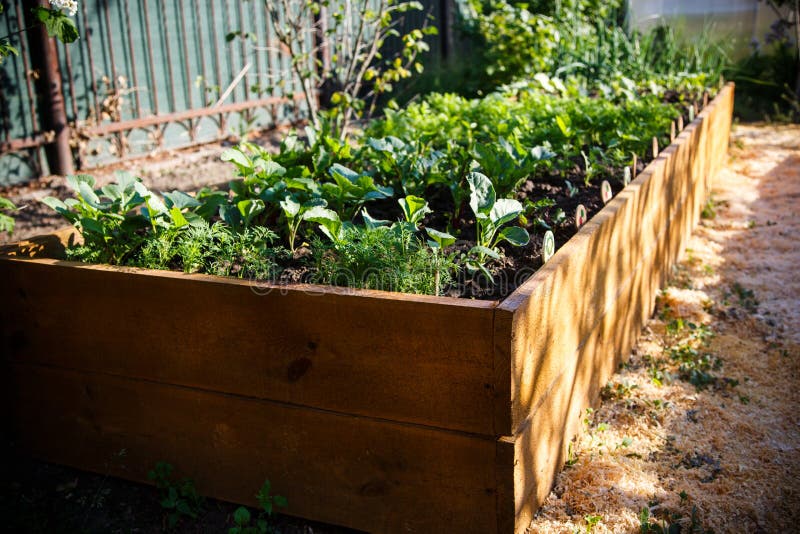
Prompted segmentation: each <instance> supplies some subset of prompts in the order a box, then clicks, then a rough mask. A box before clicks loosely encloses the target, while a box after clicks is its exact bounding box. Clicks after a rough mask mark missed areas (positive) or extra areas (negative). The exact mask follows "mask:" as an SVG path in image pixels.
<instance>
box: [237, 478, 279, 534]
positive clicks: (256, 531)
mask: <svg viewBox="0 0 800 534" xmlns="http://www.w3.org/2000/svg"><path fill="white" fill-rule="evenodd" d="M270 491H271V485H270V482H269V480H266V481H264V485H263V486H261V489H260V490H259V491H258V493H257V494H256V499H258V504H259V507H260V508H261V511H260V512H259V514H258V516H257V517H256V518H255V523H252V524H251V522H252V521H253V517H252V515H251V514H250V510H248V509H247V508H245V507H244V506H240V507H239V508H237V509H236V511H235V512H234V513H233V522H234V525H235V526H233V527H231V528H229V529H228V534H267V533H272V532H277V531H276V530H275V529H274V528H273V527H272V526H271V525H270V519H271V518H272V515H273V514H274V512H275V507H278V508H286V506H288V504H289V503H288V502H287V501H286V498H285V497H282V496H280V495H272V494H271V493H270Z"/></svg>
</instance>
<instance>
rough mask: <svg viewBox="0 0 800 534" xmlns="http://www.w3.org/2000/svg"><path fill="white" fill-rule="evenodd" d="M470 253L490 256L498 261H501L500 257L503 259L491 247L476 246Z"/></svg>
mask: <svg viewBox="0 0 800 534" xmlns="http://www.w3.org/2000/svg"><path fill="white" fill-rule="evenodd" d="M469 253H470V254H483V255H485V256H489V257H490V258H494V259H496V260H499V259H500V257H501V256H500V254H498V252H497V251H496V250H492V249H490V248H489V247H482V246H479V245H476V246H474V247H472V248H471V249H469Z"/></svg>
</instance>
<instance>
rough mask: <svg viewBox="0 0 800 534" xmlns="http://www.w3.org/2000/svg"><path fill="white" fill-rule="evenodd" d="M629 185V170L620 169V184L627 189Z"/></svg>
mask: <svg viewBox="0 0 800 534" xmlns="http://www.w3.org/2000/svg"><path fill="white" fill-rule="evenodd" d="M629 183H631V168H630V167H625V168H624V169H622V184H623V185H625V186H626V187H627V185H628V184H629Z"/></svg>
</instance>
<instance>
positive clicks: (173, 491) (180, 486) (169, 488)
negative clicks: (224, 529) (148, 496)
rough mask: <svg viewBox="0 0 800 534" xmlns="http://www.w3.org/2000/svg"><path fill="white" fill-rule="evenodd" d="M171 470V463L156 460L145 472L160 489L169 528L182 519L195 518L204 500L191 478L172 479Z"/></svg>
mask: <svg viewBox="0 0 800 534" xmlns="http://www.w3.org/2000/svg"><path fill="white" fill-rule="evenodd" d="M173 470H174V468H173V466H172V464H169V463H167V462H158V463H157V464H156V466H155V468H154V469H153V470H151V471H150V472H148V473H147V478H148V479H149V480H152V481H153V482H154V483H155V485H156V487H157V488H158V489H159V490H160V491H161V501H160V504H161V508H163V509H164V512H165V513H166V518H167V527H168V528H169V529H173V528H175V527H176V526H178V523H179V522H180V521H181V520H182V519H185V518H190V519H197V518H198V516H199V514H200V513H201V512H202V510H203V502H204V499H203V497H202V496H200V494H199V493H197V488H196V487H195V485H194V481H193V480H192V479H191V478H183V479H181V480H179V481H175V480H172V473H173Z"/></svg>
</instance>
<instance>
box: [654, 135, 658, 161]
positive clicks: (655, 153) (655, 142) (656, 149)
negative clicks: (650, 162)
mask: <svg viewBox="0 0 800 534" xmlns="http://www.w3.org/2000/svg"><path fill="white" fill-rule="evenodd" d="M657 157H658V139H657V138H655V137H653V159H656V158H657Z"/></svg>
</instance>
